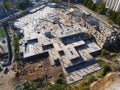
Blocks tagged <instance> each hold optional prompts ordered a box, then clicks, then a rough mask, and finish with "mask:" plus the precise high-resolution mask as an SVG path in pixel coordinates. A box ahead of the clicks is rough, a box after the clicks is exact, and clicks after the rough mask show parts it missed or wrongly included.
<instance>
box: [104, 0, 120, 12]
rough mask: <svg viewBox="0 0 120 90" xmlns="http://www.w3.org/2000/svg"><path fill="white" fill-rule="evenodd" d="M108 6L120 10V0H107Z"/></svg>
mask: <svg viewBox="0 0 120 90" xmlns="http://www.w3.org/2000/svg"><path fill="white" fill-rule="evenodd" d="M106 8H109V9H112V10H114V11H116V12H120V0H107V2H106Z"/></svg>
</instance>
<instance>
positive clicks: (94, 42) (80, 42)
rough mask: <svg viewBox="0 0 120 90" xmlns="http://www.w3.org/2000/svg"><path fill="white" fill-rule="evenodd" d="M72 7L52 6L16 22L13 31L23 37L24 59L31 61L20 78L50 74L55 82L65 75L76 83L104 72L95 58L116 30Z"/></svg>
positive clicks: (22, 58)
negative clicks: (100, 71)
mask: <svg viewBox="0 0 120 90" xmlns="http://www.w3.org/2000/svg"><path fill="white" fill-rule="evenodd" d="M69 4H70V2H68V6H64V5H57V4H56V3H48V4H47V5H42V6H39V7H37V8H34V9H32V10H30V11H29V14H27V15H25V16H23V17H21V18H18V19H17V20H15V21H14V22H12V26H11V28H12V30H14V31H15V32H16V34H17V35H18V36H19V38H20V41H19V43H20V60H21V61H27V62H29V63H28V64H25V67H24V69H23V70H22V71H21V76H20V79H22V80H34V79H37V78H40V77H42V76H45V75H47V77H48V78H49V77H50V78H51V81H52V80H53V82H54V80H55V79H56V78H57V76H59V75H60V74H64V76H65V78H66V81H67V83H68V84H72V83H75V82H78V81H80V80H82V79H84V78H86V76H88V75H90V74H95V73H96V72H98V71H99V70H100V69H101V67H100V66H99V64H98V63H97V62H96V60H95V57H96V56H97V55H98V54H99V52H100V50H101V48H102V46H103V45H104V43H105V41H106V40H107V38H108V37H110V36H111V34H112V33H113V32H114V31H112V30H110V29H109V28H107V27H105V25H103V24H101V22H99V21H98V20H97V19H95V18H93V17H92V16H90V15H89V14H87V13H85V12H83V11H82V10H80V8H78V7H70V5H69ZM100 25H101V26H100ZM98 26H99V27H98ZM92 30H93V31H92ZM103 30H104V32H103ZM105 32H106V35H104V34H105ZM94 34H96V36H94ZM98 37H99V41H98ZM35 61H37V62H35ZM29 77H31V78H29Z"/></svg>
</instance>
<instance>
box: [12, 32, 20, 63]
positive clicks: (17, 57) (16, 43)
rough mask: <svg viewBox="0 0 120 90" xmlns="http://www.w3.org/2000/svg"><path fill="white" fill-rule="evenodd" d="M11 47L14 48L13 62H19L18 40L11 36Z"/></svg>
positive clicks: (15, 36)
mask: <svg viewBox="0 0 120 90" xmlns="http://www.w3.org/2000/svg"><path fill="white" fill-rule="evenodd" d="M13 46H14V60H15V61H16V60H19V38H18V37H17V35H15V34H14V35H13Z"/></svg>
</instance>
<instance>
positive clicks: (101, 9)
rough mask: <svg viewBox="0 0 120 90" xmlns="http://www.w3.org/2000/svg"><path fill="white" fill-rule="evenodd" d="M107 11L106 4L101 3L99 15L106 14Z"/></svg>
mask: <svg viewBox="0 0 120 90" xmlns="http://www.w3.org/2000/svg"><path fill="white" fill-rule="evenodd" d="M105 11H106V8H105V3H101V4H100V5H99V7H98V13H100V14H105Z"/></svg>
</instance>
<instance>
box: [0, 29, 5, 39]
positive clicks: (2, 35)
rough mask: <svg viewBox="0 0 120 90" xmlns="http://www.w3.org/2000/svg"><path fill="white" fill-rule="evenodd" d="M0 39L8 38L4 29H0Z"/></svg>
mask: <svg viewBox="0 0 120 90" xmlns="http://www.w3.org/2000/svg"><path fill="white" fill-rule="evenodd" d="M0 37H2V38H4V37H6V33H5V31H4V29H2V28H0Z"/></svg>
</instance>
